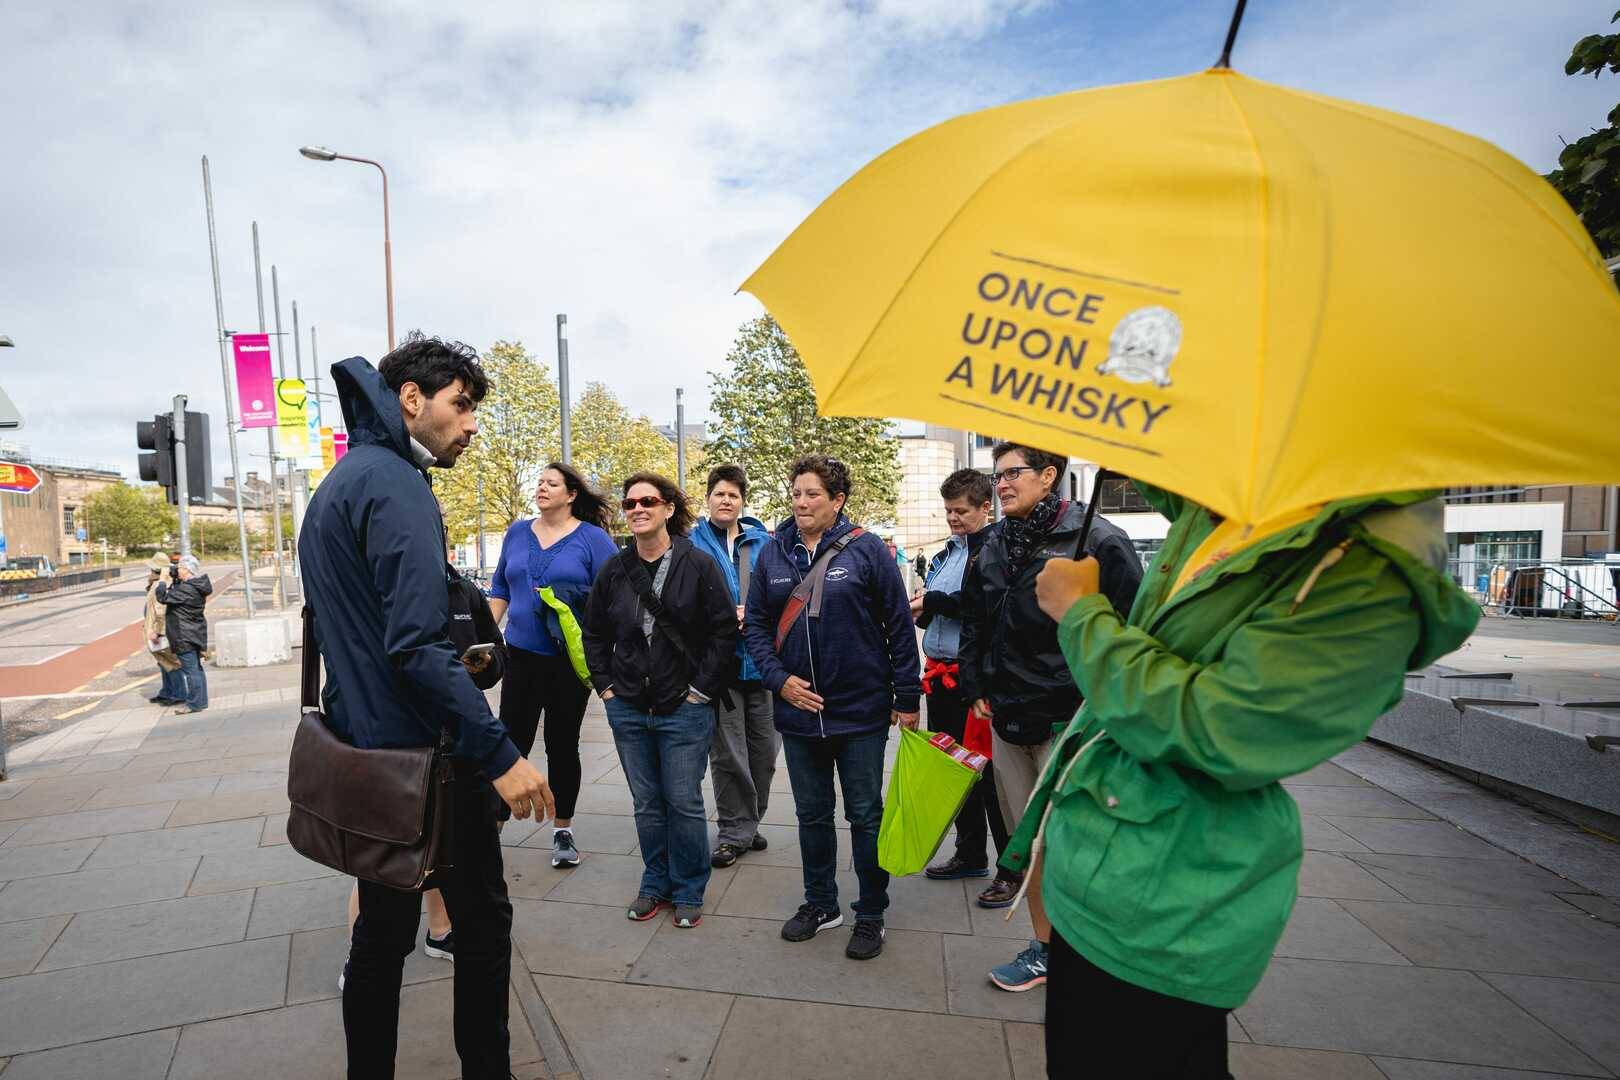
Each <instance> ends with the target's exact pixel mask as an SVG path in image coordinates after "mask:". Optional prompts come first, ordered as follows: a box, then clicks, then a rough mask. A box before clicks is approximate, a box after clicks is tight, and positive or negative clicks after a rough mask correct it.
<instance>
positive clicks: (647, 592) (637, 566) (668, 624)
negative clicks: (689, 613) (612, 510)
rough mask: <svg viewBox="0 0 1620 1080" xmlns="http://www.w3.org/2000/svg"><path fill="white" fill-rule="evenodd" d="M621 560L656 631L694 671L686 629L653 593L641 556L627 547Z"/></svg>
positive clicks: (671, 553)
mask: <svg viewBox="0 0 1620 1080" xmlns="http://www.w3.org/2000/svg"><path fill="white" fill-rule="evenodd" d="M621 558H623V559H624V564H625V566H624V573H625V576H626V577H627V578H629V579H630V587H631V588H633V589H635V590H636V595H637V596H639V597H641V604H642V606H643V607H645V608H646V609H647V611H648V613H649V614H651V615H652V617H653V622H654V623H656V624H657V626H658V629H660V630H662V631H663V632H664V636H665V637H667V638H669V640H670V644H672V645H674V646H675V648H676V650H677V651H679V652H680V654H681V655H682V656H683V657H685V658H686V662H687V663H688V664H691V665H692V667H693V669H694V670H695V669H696V668H697V661H696V660H695V659H694V658H693V657H692V650H691V649H689V648H687V646H686V629H685V627H683V626H681V624H680V623H679V622H677V621H676V620H675V617H674V616H673V615H671V614H670V613H669V610H668V609H667V608H665V607H664V602H663V601H662V600H660V599H659V598H658V594H657V593H655V592H653V584H652V579H651V578H650V577H648V576H647V568H646V567H645V566H643V565H641V556H640V555H638V554H636V549H635V548H634V547H628V548H626V549H625V551H624V555H623V556H621ZM670 569H671V570H673V569H674V552H670Z"/></svg>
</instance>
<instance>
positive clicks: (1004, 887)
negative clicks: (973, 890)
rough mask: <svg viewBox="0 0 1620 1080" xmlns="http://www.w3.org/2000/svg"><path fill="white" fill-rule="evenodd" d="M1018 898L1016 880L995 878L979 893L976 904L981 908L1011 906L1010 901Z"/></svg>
mask: <svg viewBox="0 0 1620 1080" xmlns="http://www.w3.org/2000/svg"><path fill="white" fill-rule="evenodd" d="M1017 898H1018V882H1016V881H1008V880H1007V879H1006V878H996V880H994V881H992V882H991V883H990V885H989V887H988V888H987V889H985V890H984V891H983V892H982V893H980V894H979V899H978V904H979V906H980V907H982V908H990V909H992V910H994V909H996V908H1005V907H1012V902H1013V901H1014V900H1015V899H1017Z"/></svg>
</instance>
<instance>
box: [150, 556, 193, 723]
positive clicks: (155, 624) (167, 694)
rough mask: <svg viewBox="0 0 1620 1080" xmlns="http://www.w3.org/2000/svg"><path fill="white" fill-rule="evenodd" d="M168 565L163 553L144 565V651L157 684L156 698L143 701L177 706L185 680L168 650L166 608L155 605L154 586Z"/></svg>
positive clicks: (184, 686)
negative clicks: (155, 672)
mask: <svg viewBox="0 0 1620 1080" xmlns="http://www.w3.org/2000/svg"><path fill="white" fill-rule="evenodd" d="M171 565H172V564H171V563H170V561H169V557H168V556H167V555H164V554H161V553H159V554H157V555H153V556H152V557H151V558H150V559H148V560H147V562H146V568H147V570H149V571H150V573H149V574H148V575H147V578H146V618H145V623H144V628H145V632H146V648H147V650H148V651H149V652H150V653H151V654H152V659H153V661H155V662H156V663H157V666H158V674H159V675H160V676H161V679H160V681H159V682H158V692H157V694H156V696H154V697H150V698H147V700H148V701H150V702H152V704H154V705H178V704H180V703H181V702H183V701H185V700H186V677H185V675H184V674H182V673H181V671H180V658H179V657H178V656H176V655H175V654H174V650H173V649H172V648H170V647H169V637H168V618H167V614H166V613H167V611H168V608H167V607H165V606H164V605H163V604H160V603H158V598H157V587H158V585H159V584H160V583H161V582H162V581H163V578H164V577H165V576H167V574H168V572H169V568H170V566H171Z"/></svg>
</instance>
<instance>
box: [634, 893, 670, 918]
mask: <svg viewBox="0 0 1620 1080" xmlns="http://www.w3.org/2000/svg"><path fill="white" fill-rule="evenodd" d="M668 906H669V901H668V900H659V899H657V898H656V897H652V896H638V897H636V898H635V900H633V901H631V903H630V910H628V911H626V912H625V913H624V914H625V918H628V919H633V920H635V921H636V922H646V921H647V920H648V919H650V918H652V917H653V916H655V915H657V914H658V913H659V912H660V911H662V910H664V908H666V907H668Z"/></svg>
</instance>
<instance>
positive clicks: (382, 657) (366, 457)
mask: <svg viewBox="0 0 1620 1080" xmlns="http://www.w3.org/2000/svg"><path fill="white" fill-rule="evenodd" d="M332 381H333V383H334V384H335V385H336V387H337V394H338V400H339V401H340V402H341V403H342V405H343V419H344V421H345V423H347V425H348V428H349V452H348V453H347V454H345V455H344V457H343V460H341V461H339V462H338V463H337V466H336V467H335V468H333V469H332V471H331V473H330V474H328V475H327V477H326V479H325V480H323V481H321V486H320V487H319V488H317V489H316V491H315V496H314V497H313V498H312V499H310V502H309V509H308V510H307V511H306V512H305V514H304V528H303V533H302V534H301V535H300V536H299V539H298V560H299V565H300V567H301V572H302V577H303V582H304V596H305V598H306V602H307V603H308V604H309V606H310V607H311V608H313V609H314V612H315V640H316V642H317V644H318V645H319V647H320V650H321V656H322V657H323V658H324V659H325V661H326V683H325V686H324V687H323V688H322V690H321V707H322V709H323V711H324V712H325V713H326V719H327V723H328V724H330V725H331V727H332V730H333V731H334V732H336V733H337V735H338V736H339V737H340V738H342V739H344V740H345V741H347V742H349V743H352V744H353V745H355V746H358V747H361V748H363V749H368V750H369V749H375V748H378V747H404V746H432V745H433V744H434V743H435V742H437V741H438V737H439V732H440V730H441V729H448V730H449V732H450V733H451V735H452V736H453V737H454V738H455V741H456V748H455V753H456V756H457V757H461V758H465V759H467V760H469V761H472V762H475V763H477V764H478V765H480V766H481V767H482V768H483V772H484V775H485V776H487V777H489V778H490V779H494V778H496V777H498V776H501V775H502V774H503V773H505V772H506V771H507V770H508V769H510V768H511V767H512V766H513V765H514V764H516V762H517V759H518V756H519V755H518V749H517V747H516V746H515V745H513V743H512V740H511V739H510V738H508V737H507V734H506V728H505V727H504V726H503V725H502V724H501V722H500V721H499V720H497V719H496V718H495V716H494V715H493V714H491V712H490V710H489V703H488V702H487V701H486V700H485V699H484V694H483V692H482V691H481V690H479V689H478V687H476V686H474V685H473V681H472V676H471V675H468V674H467V669H466V668H464V667H463V666H462V665H461V661H460V659H458V658H457V656H456V650H455V647H454V646H453V645H451V644H450V607H449V604H450V594H449V587H448V585H447V584H446V578H445V559H444V547H445V545H444V525H443V522H442V521H441V519H440V516H439V504H438V501H437V500H436V499H434V497H433V490H432V488H430V487H429V486H428V479H427V474H426V473H424V472H423V471H422V470H421V469H419V468H417V466H416V465H415V463H414V462H413V460H412V457H411V445H410V436H409V435H407V434H406V431H405V420H404V417H402V416H401V415H400V411H399V395H398V394H397V393H395V392H394V391H393V390H390V389H389V388H388V384H387V383H385V382H384V381H383V378H382V376H381V375H380V374H379V373H378V372H377V369H376V368H374V367H372V366H371V365H370V364H368V363H367V362H366V361H365V360H364V359H363V358H361V357H358V356H351V357H349V358H348V359H347V360H345V361H343V362H342V363H340V364H334V365H333V366H332Z"/></svg>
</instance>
